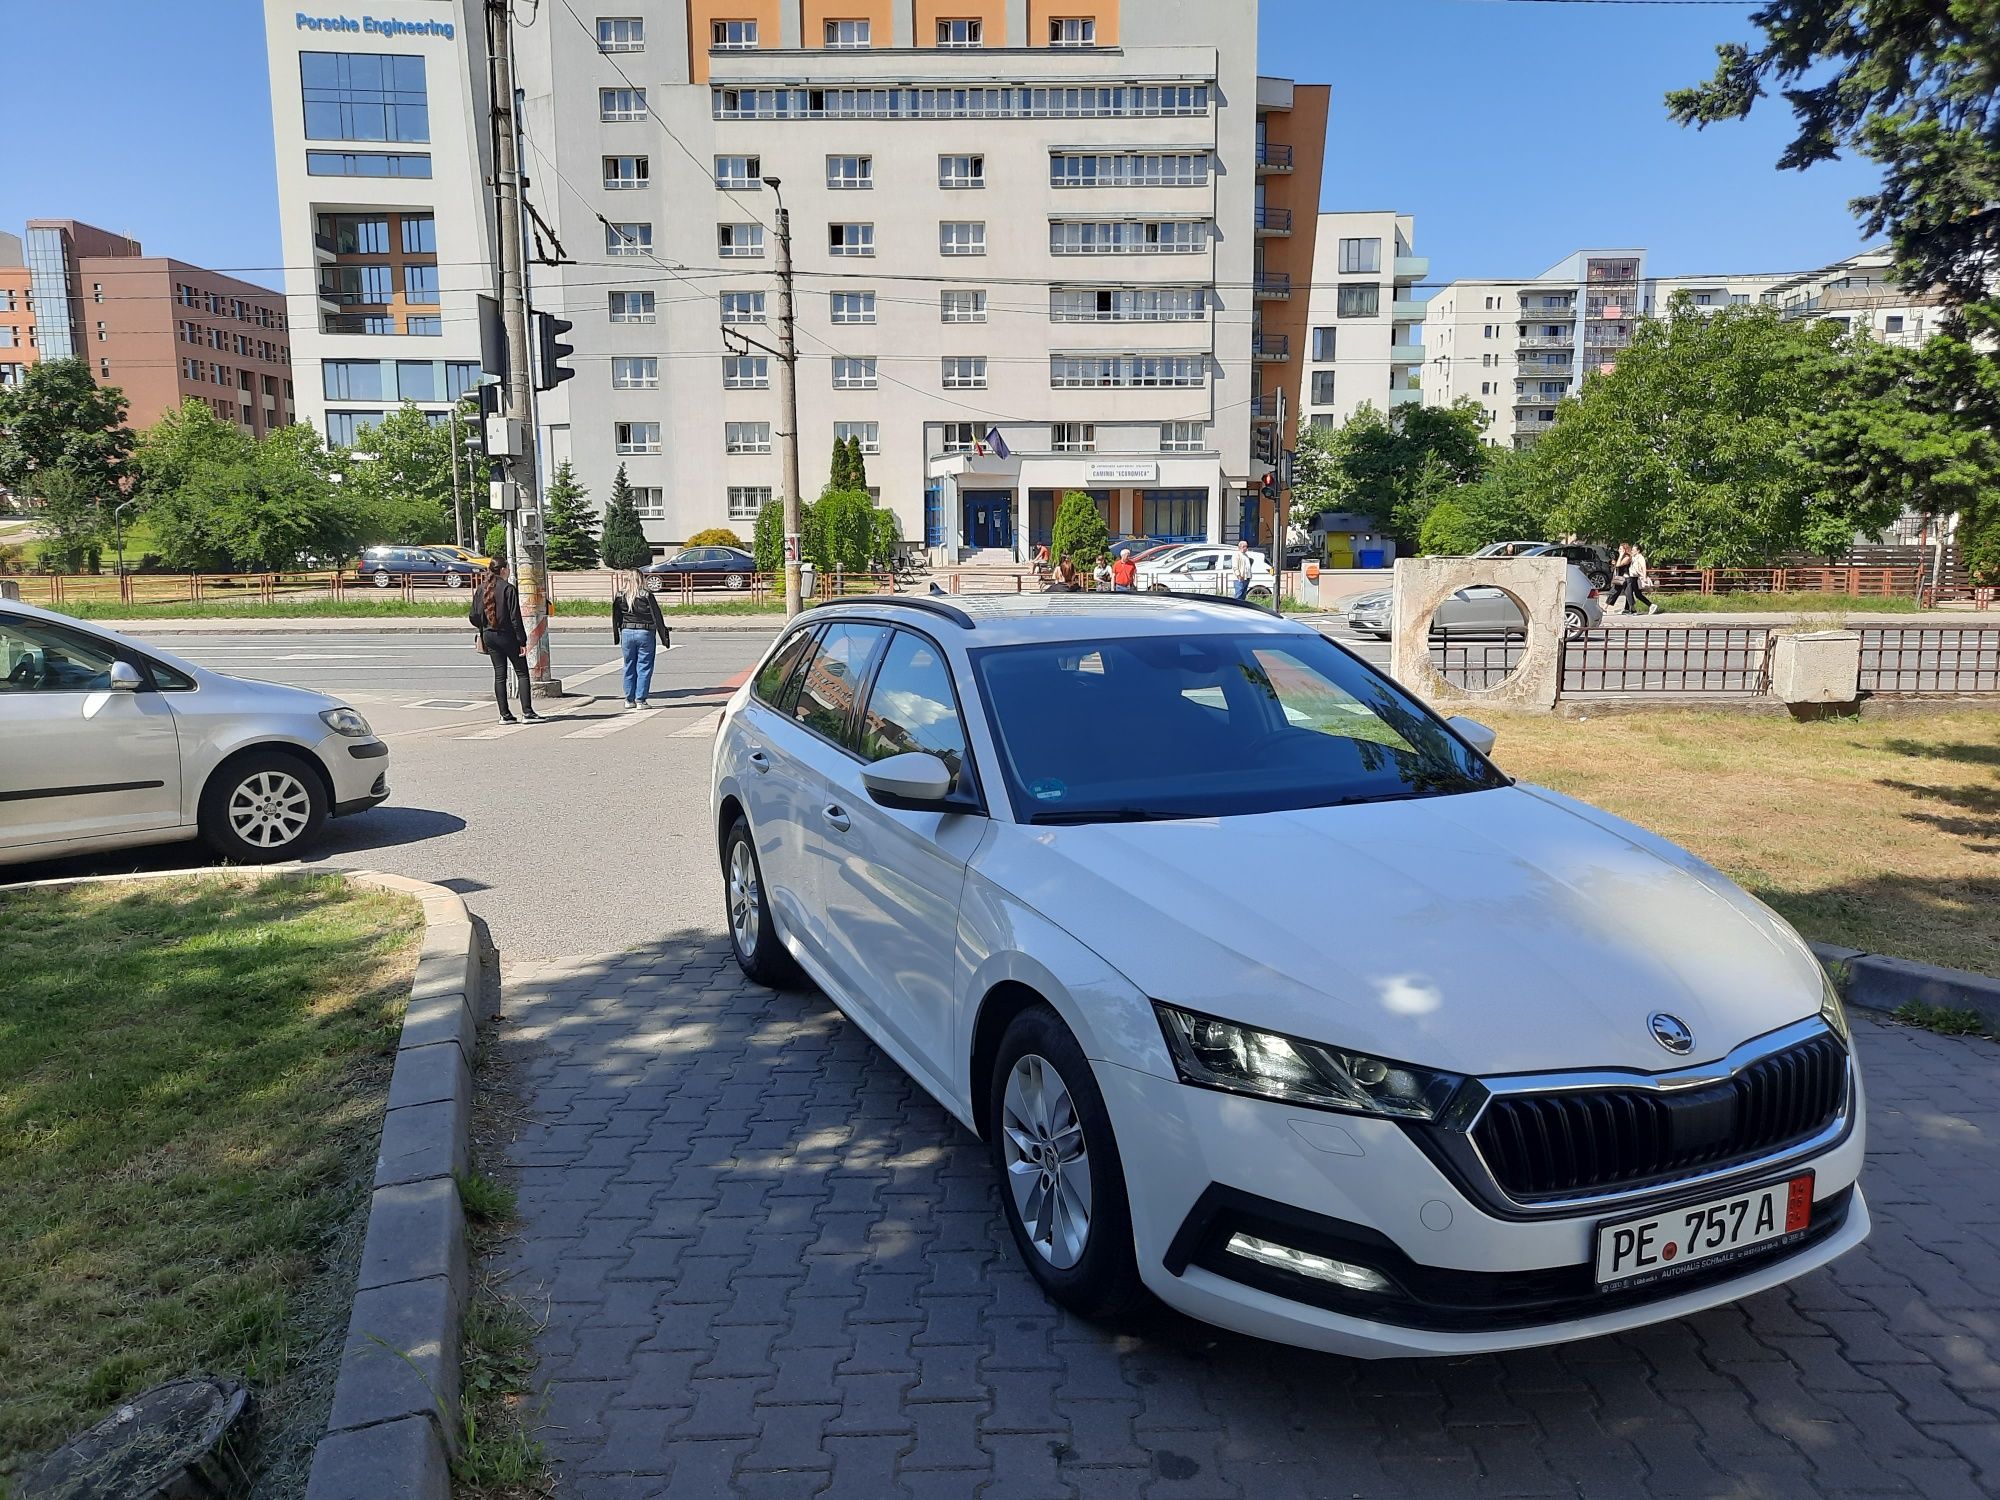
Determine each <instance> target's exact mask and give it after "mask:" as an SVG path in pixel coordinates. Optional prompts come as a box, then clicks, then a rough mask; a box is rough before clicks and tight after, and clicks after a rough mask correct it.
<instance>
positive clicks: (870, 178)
mask: <svg viewBox="0 0 2000 1500" xmlns="http://www.w3.org/2000/svg"><path fill="white" fill-rule="evenodd" d="M826 185H827V186H828V187H830V188H832V189H834V191H836V192H858V191H863V190H866V189H868V188H872V187H873V186H875V158H874V157H872V156H829V157H828V158H827V159H826Z"/></svg>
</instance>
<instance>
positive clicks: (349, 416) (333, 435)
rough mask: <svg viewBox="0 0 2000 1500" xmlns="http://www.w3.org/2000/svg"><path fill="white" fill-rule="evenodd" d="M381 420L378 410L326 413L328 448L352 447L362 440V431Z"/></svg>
mask: <svg viewBox="0 0 2000 1500" xmlns="http://www.w3.org/2000/svg"><path fill="white" fill-rule="evenodd" d="M381 420H382V413H380V412H379V411H330V412H328V413H327V414H326V441H327V446H328V447H330V448H352V447H353V446H354V445H355V444H356V443H358V442H361V441H362V436H361V434H362V431H363V429H365V428H369V427H373V426H375V425H376V424H377V423H379V422H380V421H381Z"/></svg>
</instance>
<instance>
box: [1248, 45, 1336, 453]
mask: <svg viewBox="0 0 2000 1500" xmlns="http://www.w3.org/2000/svg"><path fill="white" fill-rule="evenodd" d="M1331 92H1332V90H1331V89H1330V88H1329V86H1328V85H1326V84H1323V83H1302V84H1298V85H1296V86H1295V87H1294V88H1293V90H1292V107H1291V108H1290V109H1289V110H1273V111H1271V112H1270V113H1269V114H1267V115H1266V116H1264V131H1265V139H1266V140H1267V141H1268V142H1269V143H1270V144H1272V145H1274V146H1279V145H1282V146H1289V147H1290V148H1291V153H1292V170H1291V171H1290V172H1289V173H1278V172H1273V173H1271V174H1269V175H1268V176H1265V177H1263V178H1261V179H1260V181H1261V182H1262V184H1263V188H1264V203H1265V206H1266V207H1269V208H1280V209H1289V210H1290V211H1291V215H1292V232H1291V234H1290V235H1289V236H1287V237H1283V238H1273V239H1268V240H1265V241H1264V269H1265V270H1266V271H1272V272H1278V273H1281V274H1285V275H1289V276H1290V277H1291V283H1292V294H1291V296H1290V298H1289V299H1287V300H1285V301H1283V302H1266V303H1264V304H1263V317H1262V324H1263V327H1264V329H1265V330H1266V331H1267V332H1270V333H1280V334H1284V335H1285V336H1286V337H1287V339H1288V340H1289V341H1290V347H1291V358H1290V359H1289V360H1287V361H1285V362H1284V363H1283V364H1277V365H1267V366H1265V369H1264V378H1263V381H1262V383H1261V385H1260V389H1261V390H1262V391H1263V392H1264V393H1265V394H1266V395H1268V394H1269V393H1271V392H1273V391H1275V390H1277V389H1278V387H1279V386H1280V385H1282V386H1283V387H1284V389H1285V432H1284V446H1286V447H1287V448H1290V447H1294V446H1296V444H1297V441H1298V431H1299V397H1300V395H1301V394H1302V391H1301V385H1302V382H1303V380H1304V370H1305V365H1306V342H1307V335H1308V330H1307V327H1306V321H1307V310H1306V304H1307V303H1308V302H1309V301H1310V300H1311V296H1312V272H1313V250H1314V241H1315V239H1316V235H1315V231H1316V230H1317V229H1318V227H1319V192H1320V177H1321V174H1322V172H1323V170H1324V168H1325V158H1326V121H1327V108H1328V103H1329V100H1330V96H1331Z"/></svg>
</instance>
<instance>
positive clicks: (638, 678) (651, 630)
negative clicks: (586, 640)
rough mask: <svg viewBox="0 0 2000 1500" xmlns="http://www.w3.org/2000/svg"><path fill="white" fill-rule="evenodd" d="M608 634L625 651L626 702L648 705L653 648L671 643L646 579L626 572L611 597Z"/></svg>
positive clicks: (665, 621)
mask: <svg viewBox="0 0 2000 1500" xmlns="http://www.w3.org/2000/svg"><path fill="white" fill-rule="evenodd" d="M611 638H612V639H613V640H614V641H616V642H618V649H619V650H620V651H622V652H623V653H624V655H625V706H626V707H627V708H645V707H647V706H648V705H647V701H646V700H647V698H648V696H649V695H650V694H651V693H652V691H653V648H654V645H655V643H657V644H658V645H659V647H660V648H661V649H662V650H664V649H666V648H667V647H670V646H672V645H673V636H672V635H671V633H670V632H669V631H668V630H667V619H666V616H665V615H664V614H662V613H661V612H660V601H659V600H658V599H657V598H655V597H654V596H653V595H652V594H651V593H649V592H647V589H646V585H645V580H644V579H643V578H641V577H640V575H639V574H637V573H627V574H626V575H625V576H624V577H623V578H622V579H621V580H619V585H618V592H617V593H616V594H614V595H612V597H611Z"/></svg>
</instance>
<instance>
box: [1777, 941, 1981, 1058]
mask: <svg viewBox="0 0 2000 1500" xmlns="http://www.w3.org/2000/svg"><path fill="white" fill-rule="evenodd" d="M1807 946H1808V947H1810V948H1811V949H1812V951H1813V954H1814V956H1815V957H1817V958H1818V959H1819V961H1820V962H1821V963H1822V964H1824V965H1825V966H1826V967H1827V968H1828V969H1830V970H1832V969H1836V967H1838V968H1841V969H1845V971H1846V978H1845V979H1844V980H1842V981H1840V997H1841V999H1843V1000H1845V1001H1846V1002H1847V1003H1848V1004H1849V1005H1854V1006H1858V1007H1860V1008H1861V1009H1862V1010H1873V1011H1882V1012H1889V1011H1893V1010H1895V1009H1896V1008H1897V1007H1898V1006H1899V1005H1902V1004H1904V1003H1905V1002H1906V1001H1910V1000H1922V1001H1924V1002H1925V1003H1927V1004H1930V1005H1945V1006H1951V1007H1953V1008H1954V1009H1958V1010H1970V1011H1974V1012H1976V1013H1977V1014H1978V1015H1979V1018H1980V1019H1981V1020H1982V1021H1983V1022H1985V1024H1986V1029H1987V1031H1988V1032H1990V1033H1991V1034H1993V1035H1995V1036H2000V979H1992V978H1989V977H1988V976H1986V975H1984V974H1973V973H1970V972H1968V971H1967V970H1965V969H1946V968H1941V967H1939V966H1938V965H1937V964H1920V963H1918V962H1916V961H1915V960H1914V959H1908V958H1890V957H1889V956H1888V955H1887V954H1882V953H1863V952H1862V951H1861V950H1860V949H1858V948H1841V947H1837V946H1835V945H1834V944H1832V943H1808V944H1807Z"/></svg>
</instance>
